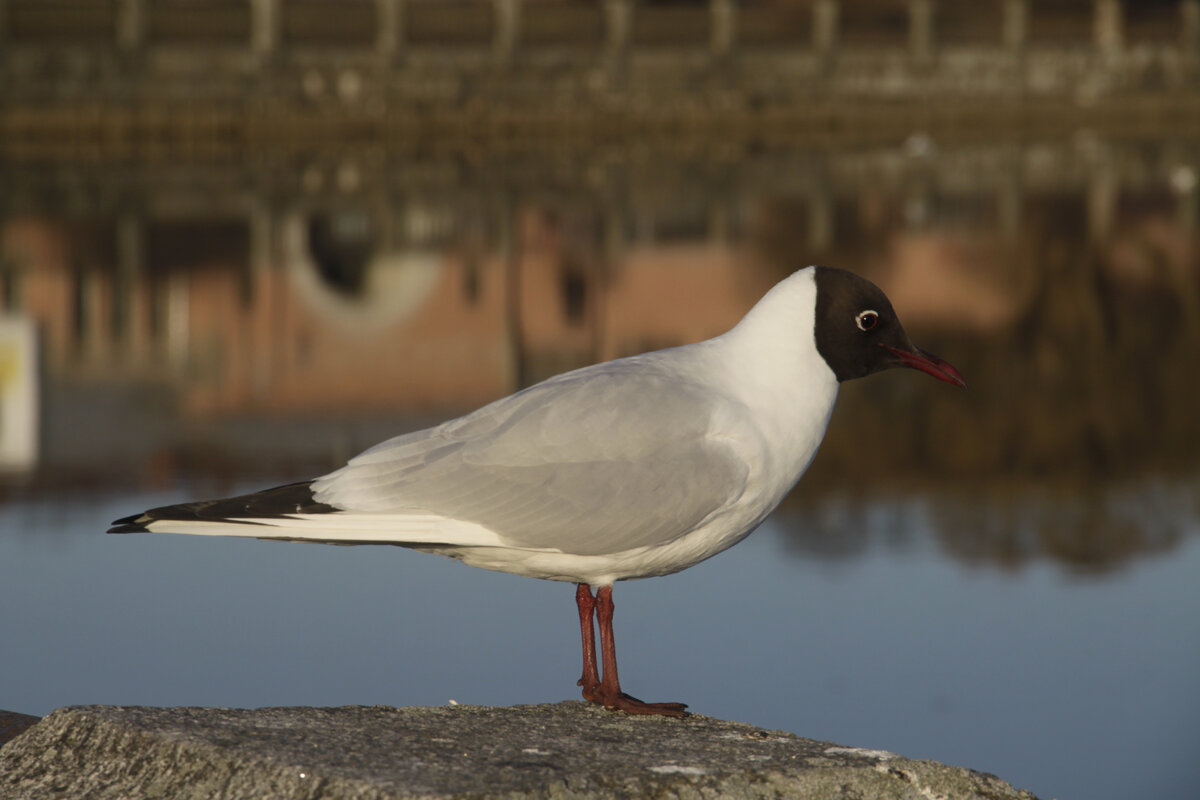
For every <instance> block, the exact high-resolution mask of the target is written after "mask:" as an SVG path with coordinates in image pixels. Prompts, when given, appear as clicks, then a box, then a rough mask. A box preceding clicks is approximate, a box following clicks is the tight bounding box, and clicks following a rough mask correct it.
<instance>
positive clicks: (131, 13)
mask: <svg viewBox="0 0 1200 800" xmlns="http://www.w3.org/2000/svg"><path fill="white" fill-rule="evenodd" d="M115 22H116V31H115V33H116V38H117V49H118V50H119V51H120V52H122V53H136V52H138V51H139V50H141V49H142V46H143V45H144V44H145V41H146V0H118V2H117V6H116V21H115Z"/></svg>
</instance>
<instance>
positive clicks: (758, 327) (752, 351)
mask: <svg viewBox="0 0 1200 800" xmlns="http://www.w3.org/2000/svg"><path fill="white" fill-rule="evenodd" d="M815 272H816V271H815V270H814V269H813V268H812V267H809V268H807V269H803V270H800V271H799V272H796V273H794V274H792V275H791V276H790V277H788V278H786V279H784V280H783V281H780V282H779V283H778V284H776V285H775V286H774V288H772V289H771V290H770V291H769V292H767V294H766V295H764V296H763V298H762V299H761V300H759V301H758V303H757V304H756V305H755V306H754V308H752V309H750V311H749V313H747V314H746V316H745V317H744V318H743V319H742V321H741V322H739V323H738V324H737V326H735V327H734V328H733V329H732V330H730V331H729V332H728V333H726V334H724V335H723V336H720V337H718V338H717V339H715V340H713V343H714V344H715V345H716V346H718V347H720V348H721V349H723V350H725V351H726V355H725V357H724V359H723V360H724V362H725V364H726V366H727V369H728V373H727V374H728V379H729V383H728V384H727V386H728V389H729V390H730V391H731V392H732V393H734V394H735V395H736V396H738V398H739V399H740V400H741V401H742V402H743V403H745V404H746V405H747V406H748V407H749V408H751V409H752V410H753V411H754V417H755V419H756V420H758V421H759V423H760V425H761V427H762V430H763V433H764V435H766V436H767V437H769V440H770V441H771V442H772V450H773V451H774V454H775V455H776V456H777V457H779V458H781V459H782V460H784V461H786V462H788V464H789V465H790V466H791V468H792V469H793V470H795V471H796V477H797V478H798V477H799V474H800V473H802V472H803V471H804V469H805V468H807V466H808V464H809V462H810V461H812V458H813V456H814V455H816V450H817V446H818V445H819V444H820V442H821V439H822V438H823V437H824V435H825V429H826V427H828V425H829V417H830V414H831V413H832V412H833V404H834V401H835V400H836V399H837V391H838V381H837V377H836V376H835V375H834V373H833V370H832V369H830V368H829V365H828V364H826V363H825V359H824V358H822V357H821V354H820V353H819V352H818V351H817V343H816V333H815V325H816V306H817V302H816V300H817V284H816V277H815Z"/></svg>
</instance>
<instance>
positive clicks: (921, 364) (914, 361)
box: [883, 344, 967, 387]
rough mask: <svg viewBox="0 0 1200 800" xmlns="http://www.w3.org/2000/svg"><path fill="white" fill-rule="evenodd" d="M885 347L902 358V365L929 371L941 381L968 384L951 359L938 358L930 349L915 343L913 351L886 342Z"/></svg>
mask: <svg viewBox="0 0 1200 800" xmlns="http://www.w3.org/2000/svg"><path fill="white" fill-rule="evenodd" d="M883 348H884V349H885V350H887V351H888V352H889V353H891V354H892V355H894V356H895V357H896V358H898V359H900V364H901V365H902V366H905V367H912V368H913V369H919V370H921V372H925V373H928V374H930V375H932V376H933V377H935V378H937V379H938V380H939V381H945V382H946V383H953V384H954V385H955V386H963V387H965V386H966V385H967V381H966V379H964V378H963V376H962V373H961V372H959V371H958V370H956V369H955V368H954V366H953V365H952V364H951V363H950V362H949V361H946V360H944V359H941V358H938V357H937V356H935V355H934V354H933V353H930V352H929V351H928V350H922V349H921V348H919V347H917V346H916V345H913V349H912V350H911V351H908V350H900V349H898V348H895V347H888V346H887V345H886V344H885V345H883Z"/></svg>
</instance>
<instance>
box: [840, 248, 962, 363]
mask: <svg viewBox="0 0 1200 800" xmlns="http://www.w3.org/2000/svg"><path fill="white" fill-rule="evenodd" d="M816 283H817V313H816V339H817V352H819V353H820V354H821V357H822V358H824V359H825V363H826V364H828V365H829V368H830V369H832V370H833V374H834V375H836V376H837V379H838V380H839V381H848V380H852V379H854V378H862V377H864V376H866V375H870V374H872V373H875V372H880V371H881V370H885V369H890V368H892V367H911V368H912V369H919V370H921V371H922V372H927V373H929V374H930V375H932V376H933V377H935V378H937V379H938V380H941V381H945V382H946V383H953V384H955V385H957V386H966V385H967V382H966V381H965V380H963V376H962V375H961V374H960V373H959V371H958V370H956V369H955V368H954V367H953V366H951V365H950V364H949V363H948V362H946V361H944V360H942V359H940V358H938V357H937V356H935V355H934V354H933V353H930V352H927V351H925V350H922V349H921V348H919V347H917V346H916V345H915V344H913V343H912V342H911V341H910V340H909V338H908V334H907V333H905V332H904V328H903V327H902V326H901V325H900V320H899V319H897V318H896V312H895V311H893V310H892V304H891V301H889V300H888V299H887V295H885V294H884V293H883V291H882V290H880V288H879V287H878V286H876V285H875V284H873V283H871V282H870V281H869V280H867V279H866V278H863V277H860V276H858V275H855V274H854V273H853V272H847V271H846V270H842V269H834V268H833V267H817V268H816Z"/></svg>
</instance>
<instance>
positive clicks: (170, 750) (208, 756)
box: [0, 702, 1033, 800]
mask: <svg viewBox="0 0 1200 800" xmlns="http://www.w3.org/2000/svg"><path fill="white" fill-rule="evenodd" d="M0 797H2V798H14V800H15V799H16V798H21V799H22V800H24V799H25V798H28V799H29V800H40V798H81V797H87V798H94V799H95V800H106V798H152V797H153V798H158V797H170V798H181V799H186V798H204V800H212V798H246V797H254V798H274V797H286V798H310V799H313V800H315V799H316V798H320V799H321V800H333V799H334V798H355V800H374V799H375V798H434V797H438V798H441V797H447V798H448V797H472V798H513V799H514V800H515V799H516V798H565V797H585V798H615V797H656V798H715V797H722V798H766V797H806V798H872V799H879V800H886V799H887V798H897V799H898V798H923V799H924V800H930V798H945V799H946V800H955V799H956V798H989V799H990V800H1001V799H1002V798H1024V799H1025V800H1029V798H1033V795H1031V794H1029V793H1028V792H1023V791H1017V790H1015V789H1013V787H1011V786H1010V785H1008V784H1007V783H1005V782H1004V781H1001V780H1000V779H999V778H996V777H995V776H992V775H986V774H983V773H980V772H974V771H971V770H967V769H962V768H960V767H948V766H945V765H943V764H938V763H936V762H932V761H912V760H909V759H906V758H902V757H900V756H897V755H894V754H892V753H885V752H882V751H877V750H863V749H859V748H853V747H841V746H838V745H834V744H831V743H829V742H818V741H813V740H811V739H802V738H800V737H798V736H794V735H793V734H790V733H783V732H780V731H767V730H763V729H761V728H756V727H753V726H751V725H745V724H742V723H737V722H723V721H721V720H717V719H712V718H711V717H704V716H699V715H694V716H690V717H688V718H686V719H683V720H677V719H666V718H662V717H632V716H626V715H623V714H617V713H611V712H607V711H603V710H601V709H598V708H595V707H593V706H589V705H587V704H585V703H581V702H568V703H559V704H556V705H538V706H516V707H510V708H482V707H476V706H444V707H436V708H391V707H386V706H370V707H362V706H353V707H346V708H263V709H256V710H244V709H222V708H144V707H132V708H122V707H115V706H83V707H75V708H64V709H60V710H58V711H55V712H54V713H53V714H51V715H49V716H48V717H46V718H45V719H44V720H43V721H42V722H40V723H38V724H37V725H34V726H33V727H32V728H30V729H29V730H27V731H26V732H25V733H24V734H22V735H21V736H18V737H17V738H16V739H13V740H12V741H11V742H9V743H8V744H7V745H5V746H4V747H3V748H0Z"/></svg>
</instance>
